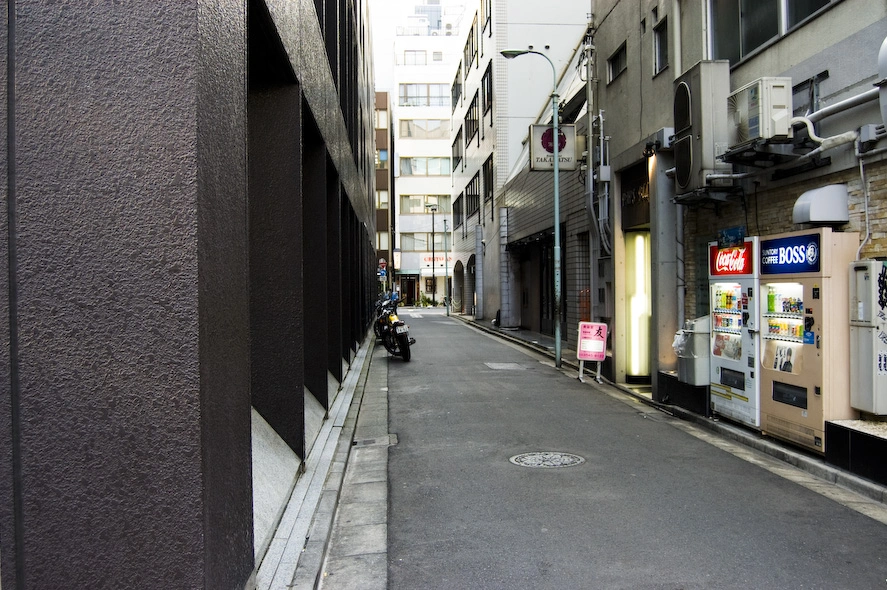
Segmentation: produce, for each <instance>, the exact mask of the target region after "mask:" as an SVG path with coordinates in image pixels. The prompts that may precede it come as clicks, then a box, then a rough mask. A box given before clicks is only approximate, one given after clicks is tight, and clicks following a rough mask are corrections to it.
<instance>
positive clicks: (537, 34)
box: [450, 0, 590, 327]
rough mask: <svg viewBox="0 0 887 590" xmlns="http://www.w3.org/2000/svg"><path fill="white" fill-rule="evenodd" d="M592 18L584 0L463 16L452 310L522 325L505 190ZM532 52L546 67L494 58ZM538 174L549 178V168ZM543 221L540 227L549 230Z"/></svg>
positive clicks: (503, 5)
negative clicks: (509, 246) (515, 51)
mask: <svg viewBox="0 0 887 590" xmlns="http://www.w3.org/2000/svg"><path fill="white" fill-rule="evenodd" d="M589 13H590V1H589V0H565V1H561V2H558V3H557V9H556V10H551V9H550V7H548V6H546V5H545V4H540V3H539V2H535V1H533V0H507V1H506V0H480V1H478V2H475V3H474V4H473V6H470V8H469V10H468V11H467V12H466V15H465V20H464V23H465V24H466V27H465V28H464V30H463V31H462V34H461V37H460V39H461V46H460V50H461V55H460V59H459V61H458V62H457V65H456V67H454V68H453V69H451V71H450V87H451V94H452V105H453V110H452V118H453V133H454V135H453V140H452V143H451V154H452V159H453V189H452V198H453V219H454V221H453V229H454V236H453V242H454V261H455V264H454V274H453V277H454V279H453V280H454V282H453V302H454V307H455V309H456V310H457V311H462V312H464V313H467V314H470V315H474V316H476V317H477V318H478V319H488V320H492V319H494V318H495V317H496V316H499V324H500V325H502V326H506V327H507V326H519V325H520V324H521V318H520V308H519V304H520V294H518V293H517V292H515V290H514V289H513V287H514V282H515V279H516V275H517V273H518V272H519V270H518V269H517V268H515V261H514V260H513V259H512V260H510V259H509V257H508V256H507V255H506V254H505V251H506V247H507V240H508V209H507V204H506V203H505V202H504V199H503V195H502V194H501V189H502V187H503V186H504V184H505V182H506V180H507V179H508V178H509V176H510V175H511V173H512V171H513V170H515V168H520V167H522V166H523V165H525V164H526V163H527V161H528V156H527V153H526V152H525V150H524V147H525V144H526V142H527V138H528V130H529V127H530V125H532V124H534V123H541V122H550V121H551V100H550V96H551V94H552V88H553V85H554V79H555V76H556V78H557V80H558V81H560V80H561V79H562V78H563V77H564V76H565V74H567V73H568V71H569V70H570V65H571V60H573V57H574V54H575V52H576V50H577V49H578V48H579V46H580V45H581V43H582V39H583V36H584V34H585V32H586V29H587V24H588V20H587V19H588V16H589ZM469 25H470V26H469ZM528 48H532V49H534V50H535V51H539V52H540V53H543V54H544V55H545V57H547V58H548V59H549V60H550V61H551V65H549V63H548V62H547V61H546V59H545V58H544V57H542V56H539V55H532V54H530V55H525V56H521V57H520V58H519V59H515V60H506V59H505V58H504V57H503V56H502V55H501V54H500V52H501V51H502V50H504V49H528ZM573 65H575V64H573ZM552 66H553V68H554V71H552ZM534 174H536V175H537V176H536V179H537V180H540V181H542V180H543V179H547V180H544V182H548V183H551V182H552V176H551V172H535V173H534ZM547 223H548V227H547V228H540V230H542V229H548V230H550V229H551V228H552V221H551V220H550V219H549V220H548V222H547ZM549 233H550V232H549Z"/></svg>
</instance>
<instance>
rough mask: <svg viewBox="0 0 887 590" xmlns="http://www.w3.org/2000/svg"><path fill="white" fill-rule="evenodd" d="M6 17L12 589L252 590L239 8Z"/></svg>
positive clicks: (1, 484) (4, 304) (90, 7)
mask: <svg viewBox="0 0 887 590" xmlns="http://www.w3.org/2000/svg"><path fill="white" fill-rule="evenodd" d="M9 8H10V10H9V11H8V12H7V11H4V17H8V19H9V20H8V21H6V22H5V25H6V26H4V27H3V35H4V39H3V41H4V43H3V47H4V48H7V51H4V52H3V62H4V63H3V64H2V67H0V76H3V77H4V79H3V83H2V84H0V88H2V89H3V90H2V94H0V101H2V103H3V108H2V109H0V112H2V113H3V114H4V116H5V115H6V114H7V113H9V114H11V117H9V118H8V119H5V120H4V122H5V125H4V126H3V130H4V132H5V133H6V134H7V135H6V136H5V137H4V140H5V141H3V142H2V143H0V145H2V147H0V150H2V152H0V153H2V158H0V160H2V162H0V165H2V169H3V172H4V182H2V183H0V186H2V187H3V189H2V190H3V193H2V198H3V203H2V210H3V211H4V212H8V214H7V213H5V214H4V215H3V216H2V217H3V223H2V224H0V232H2V239H0V249H2V252H0V260H2V261H3V264H4V265H5V264H6V262H7V261H9V262H10V267H9V268H5V267H4V268H3V271H2V272H0V275H2V277H3V279H2V280H3V284H2V287H3V288H2V292H0V309H2V313H0V316H2V317H3V320H2V322H3V323H2V324H0V330H2V333H0V341H2V342H3V343H4V345H3V346H2V347H0V349H2V353H0V355H2V360H0V363H2V366H4V367H8V371H4V373H3V381H2V386H0V389H2V391H0V424H2V426H0V448H2V449H3V452H2V453H0V546H2V553H0V576H2V586H3V587H4V588H8V589H10V590H11V589H12V588H16V589H19V590H23V589H30V588H170V587H177V588H242V587H244V585H245V584H247V583H248V581H249V579H250V574H251V571H252V569H253V540H252V494H251V481H250V400H249V388H250V382H249V302H248V294H249V284H248V244H247V203H246V194H247V158H246V153H247V150H246V147H247V146H246V136H247V135H246V109H245V105H246V55H247V52H246V47H245V40H246V38H247V36H246V29H245V27H246V20H247V19H246V14H245V10H246V3H244V2H242V1H236V2H235V1H227V0H216V1H214V2H203V1H197V2H178V1H175V2H174V1H169V0H157V1H155V2H150V3H136V4H132V3H128V4H119V3H108V2H102V3H70V4H66V5H65V6H64V7H63V9H60V7H59V5H57V4H54V3H41V2H36V3H35V2H29V3H24V2H15V1H10V2H9ZM7 66H8V67H7ZM8 75H11V76H12V77H11V78H9V77H7V76H8ZM7 89H10V92H11V94H10V95H6V94H5V92H6V90H7ZM9 105H14V106H13V107H12V108H9ZM7 189H8V192H7ZM7 280H8V282H7ZM7 320H9V321H8V323H7Z"/></svg>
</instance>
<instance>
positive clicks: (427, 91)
mask: <svg viewBox="0 0 887 590" xmlns="http://www.w3.org/2000/svg"><path fill="white" fill-rule="evenodd" d="M446 87H447V85H446V84H400V86H399V93H398V96H399V102H398V105H400V106H402V107H445V106H449V105H447V102H449V97H448V96H447V94H446V92H447V90H446Z"/></svg>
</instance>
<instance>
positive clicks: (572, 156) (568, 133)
mask: <svg viewBox="0 0 887 590" xmlns="http://www.w3.org/2000/svg"><path fill="white" fill-rule="evenodd" d="M557 131H558V133H557V134H558V144H557V150H558V154H557V155H558V169H559V170H576V166H577V158H576V126H575V125H558V130H557ZM530 170H554V128H553V127H552V126H551V125H530Z"/></svg>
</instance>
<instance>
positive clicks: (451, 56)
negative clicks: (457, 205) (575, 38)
mask: <svg viewBox="0 0 887 590" xmlns="http://www.w3.org/2000/svg"><path fill="white" fill-rule="evenodd" d="M462 12H463V7H462V5H461V4H454V3H448V2H446V1H444V2H441V1H440V0H425V2H424V3H421V4H417V5H416V6H415V7H414V12H413V14H411V15H409V16H406V17H405V18H403V19H402V20H401V21H400V23H399V24H398V26H397V28H396V34H395V38H394V51H393V54H394V60H395V62H394V67H393V74H392V90H391V101H392V106H391V114H392V129H393V132H394V133H393V134H394V144H393V157H392V164H393V166H394V177H395V178H394V187H393V190H392V198H391V206H392V207H394V210H395V215H396V221H395V236H394V241H395V243H394V251H393V259H394V266H395V273H396V274H395V287H396V288H397V289H399V291H400V296H401V299H403V300H404V302H405V303H406V304H408V305H411V304H423V303H428V302H437V303H440V302H442V301H443V298H444V296H445V295H446V294H447V292H448V289H449V281H448V279H447V277H448V276H452V267H453V259H452V254H451V250H452V244H451V242H450V240H449V239H448V235H449V233H450V232H449V231H448V230H451V229H452V201H451V198H450V191H451V174H450V173H451V169H452V164H451V159H450V144H451V139H450V136H451V123H450V115H451V112H452V109H451V106H450V82H451V80H452V68H453V64H454V63H455V62H456V61H457V60H458V58H459V55H460V51H461V44H460V41H459V37H458V32H459V26H460V22H461V18H462Z"/></svg>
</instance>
